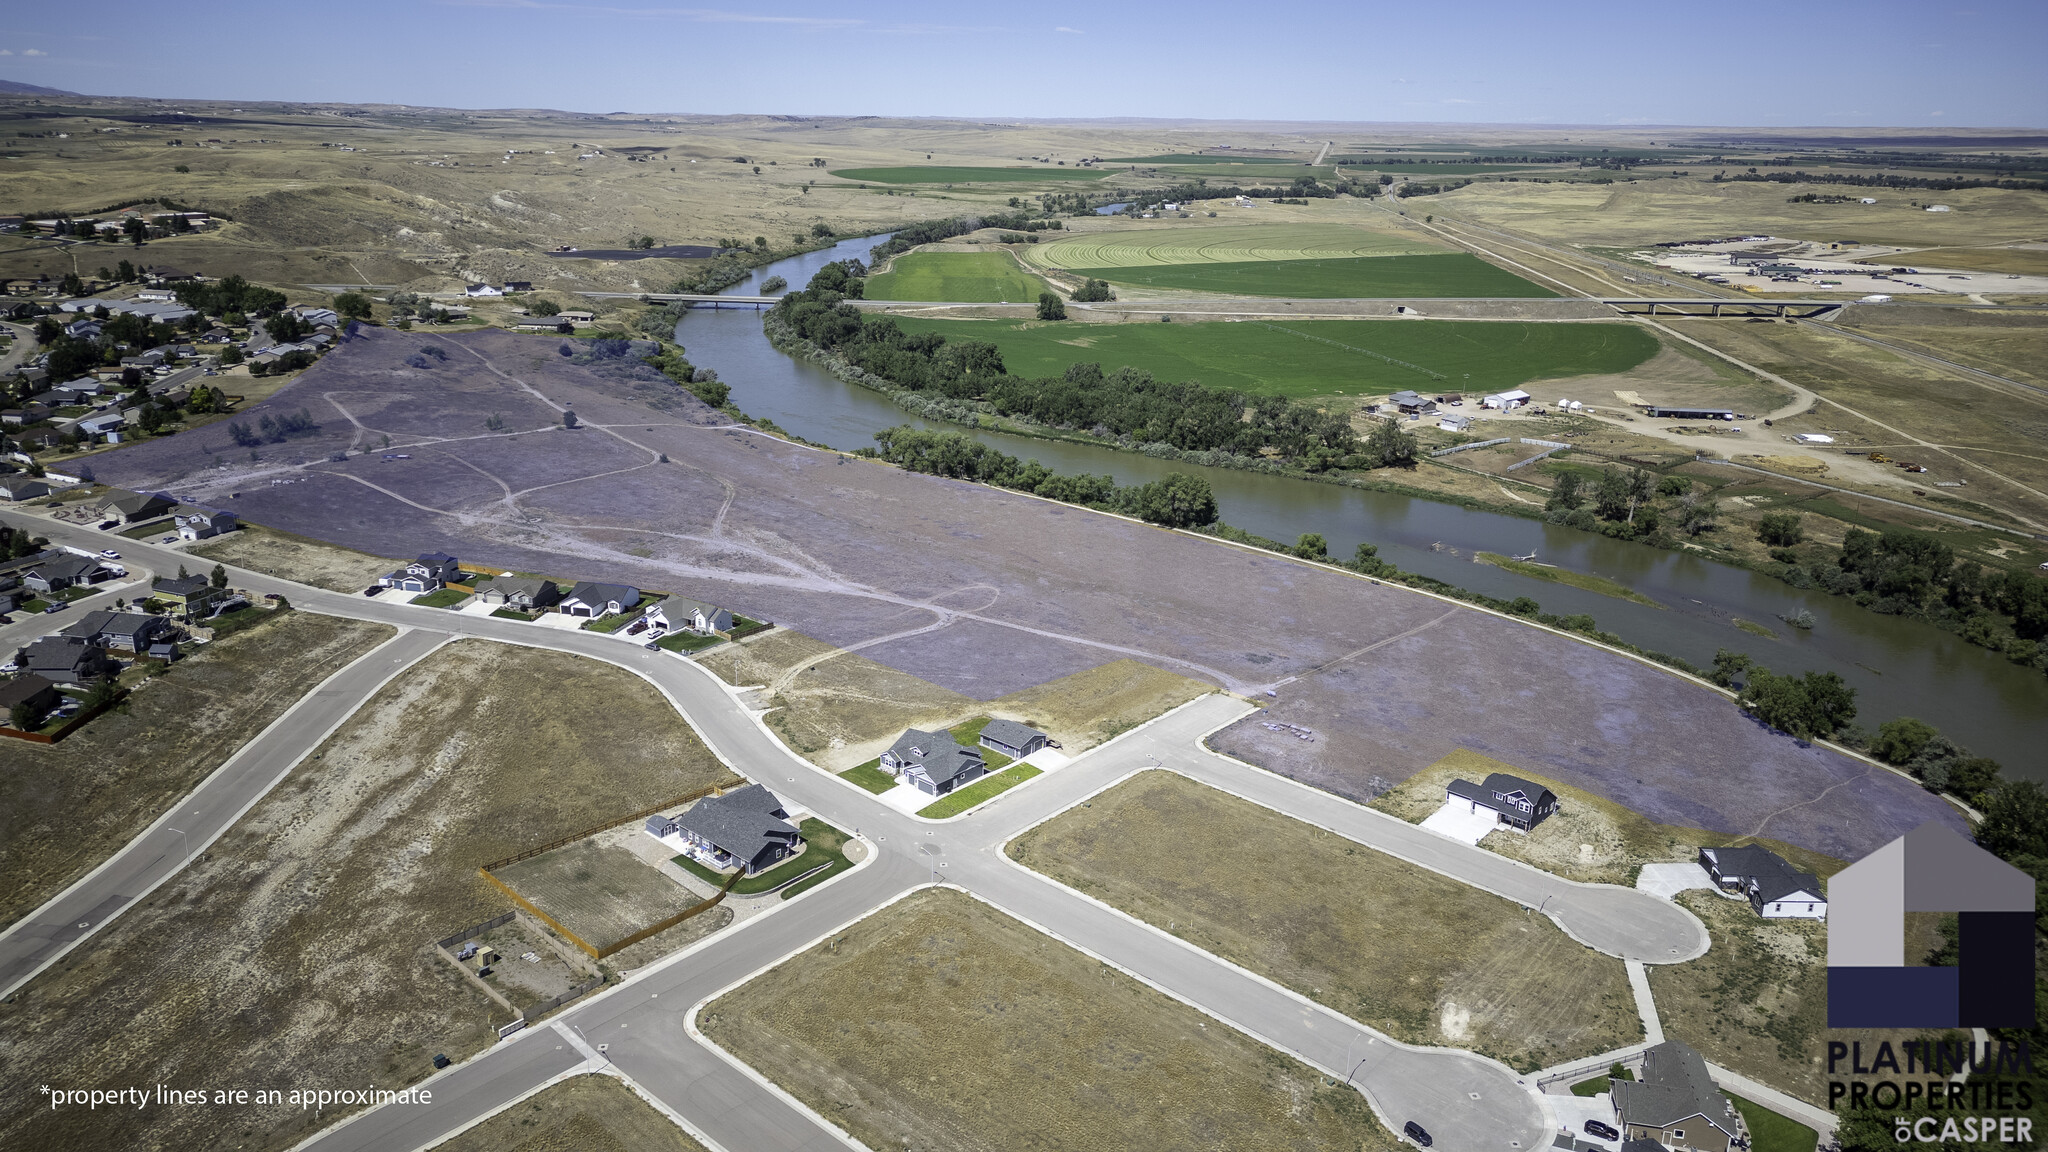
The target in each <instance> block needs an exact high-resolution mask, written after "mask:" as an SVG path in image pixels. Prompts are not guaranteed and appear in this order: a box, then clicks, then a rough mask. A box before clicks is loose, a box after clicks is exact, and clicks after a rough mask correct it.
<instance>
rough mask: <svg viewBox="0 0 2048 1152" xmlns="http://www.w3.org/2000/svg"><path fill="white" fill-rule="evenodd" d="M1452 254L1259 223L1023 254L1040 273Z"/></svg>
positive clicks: (1127, 235) (1403, 239) (1097, 238)
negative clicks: (1172, 265)
mask: <svg viewBox="0 0 2048 1152" xmlns="http://www.w3.org/2000/svg"><path fill="white" fill-rule="evenodd" d="M1447 251H1449V249H1446V248H1443V247H1441V246H1438V245H1435V244H1431V243H1429V242H1427V241H1424V240H1418V239H1416V238H1414V237H1410V236H1397V235H1391V234H1389V233H1385V232H1372V231H1368V230H1366V229H1363V228H1343V227H1332V226H1330V225H1327V224H1254V225H1251V226H1249V227H1242V228H1167V229H1159V230H1145V231H1132V232H1097V233H1092V234H1089V235H1085V236H1076V237H1074V238H1072V239H1069V240H1056V241H1054V242H1052V243H1050V244H1037V245H1033V246H1032V247H1030V248H1027V249H1025V250H1024V252H1023V255H1024V258H1025V259H1026V260H1028V261H1030V262H1031V263H1033V264H1036V265H1038V266H1039V267H1041V268H1138V267H1149V266H1157V265H1167V264H1244V263H1253V262H1260V261H1267V260H1326V259H1330V258H1332V257H1348V256H1434V255H1438V254H1441V253H1444V252H1447Z"/></svg>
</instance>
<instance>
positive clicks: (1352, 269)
mask: <svg viewBox="0 0 2048 1152" xmlns="http://www.w3.org/2000/svg"><path fill="white" fill-rule="evenodd" d="M1072 271H1073V272H1074V274H1075V275H1077V276H1089V277H1093V278H1095V279H1097V280H1107V281H1109V282H1110V283H1111V284H1128V285H1132V286H1135V287H1141V288H1179V289H1186V290H1189V291H1195V292H1214V293H1217V294H1219V295H1224V296H1292V297H1302V298H1314V299H1349V298H1365V299H1390V298H1392V299H1398V298H1408V299H1418V298H1428V297H1445V298H1455V297H1470V296H1555V295H1556V293H1555V292H1552V291H1550V290H1549V289H1548V288H1544V287H1541V286H1539V285H1537V284H1533V283H1531V282H1529V281H1527V280H1524V279H1522V278H1521V277H1520V276H1517V275H1515V274H1514V273H1512V272H1509V271H1507V270H1506V269H1503V268H1496V267H1494V266H1493V265H1491V264H1488V263H1487V262H1486V261H1484V260H1481V259H1480V258H1479V257H1477V256H1473V255H1470V254H1468V253H1464V252H1444V253H1438V254H1432V255H1429V256H1350V257H1340V258H1337V259H1329V260H1265V261H1260V262H1257V263H1253V262H1250V261H1239V262H1232V263H1209V264H1163V265H1141V266H1138V267H1134V268H1133V267H1126V268H1075V269H1073V270H1072Z"/></svg>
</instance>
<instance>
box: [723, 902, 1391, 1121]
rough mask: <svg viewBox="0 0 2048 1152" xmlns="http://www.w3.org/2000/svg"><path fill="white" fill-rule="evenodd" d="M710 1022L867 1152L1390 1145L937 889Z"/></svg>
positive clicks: (1233, 1036) (1092, 966) (1349, 1101)
mask: <svg viewBox="0 0 2048 1152" xmlns="http://www.w3.org/2000/svg"><path fill="white" fill-rule="evenodd" d="M699 1019H700V1023H701V1025H702V1026H703V1029H704V1031H705V1033H706V1034H707V1035H708V1036H710V1037H711V1038H712V1039H713V1040H715V1041H716V1042H718V1043H719V1044H721V1045H723V1046H724V1047H725V1048H727V1049H728V1050H730V1051H732V1052H733V1053H734V1054H735V1055H737V1056H739V1057H740V1058H741V1059H743V1060H745V1061H746V1062H747V1063H749V1064H751V1065H753V1066H754V1067H755V1068H757V1069H759V1070H760V1071H761V1072H763V1073H765V1074H766V1075H767V1076H768V1077H769V1078H770V1079H773V1080H774V1081H776V1082H777V1083H778V1084H780V1085H782V1086H783V1087H784V1088H787V1089H788V1090H789V1091H790V1092H791V1093H793V1094H795V1096H796V1097H797V1098H798V1099H800V1100H802V1101H803V1102H804V1103H806V1104H808V1105H810V1106H811V1107H812V1108H815V1109H817V1110H818V1112H820V1113H821V1114H823V1115H824V1116H826V1117H828V1118H829V1119H831V1120H832V1121H833V1122H834V1123H837V1124H840V1125H842V1126H844V1127H845V1128H846V1129H847V1130H848V1131H849V1132H851V1133H852V1134H853V1136H854V1138H855V1139H857V1140H859V1141H861V1142H862V1143H864V1144H866V1145H867V1146H868V1147H870V1148H902V1147H917V1148H948V1149H958V1150H960V1152H973V1150H979V1149H987V1150H990V1152H997V1150H1002V1152H1007V1150H1009V1149H1014V1148H1046V1149H1054V1148H1072V1149H1083V1148H1090V1149H1092V1148H1145V1149H1157V1150H1159V1152H1171V1150H1177V1149H1219V1148H1271V1149H1299V1150H1301V1152H1308V1150H1309V1149H1325V1148H1362V1149H1386V1148H1392V1147H1393V1146H1394V1140H1393V1135H1392V1133H1389V1132H1387V1131H1386V1130H1385V1129H1384V1128H1382V1127H1381V1126H1380V1124H1379V1122H1378V1121H1377V1120H1376V1119H1375V1118H1374V1116H1373V1114H1372V1110H1371V1108H1370V1107H1368V1106H1367V1105H1366V1103H1365V1098H1364V1097H1362V1096H1360V1095H1358V1094H1357V1093H1356V1092H1355V1091H1353V1090H1351V1089H1349V1088H1346V1087H1343V1086H1335V1087H1333V1086H1330V1085H1329V1084H1328V1083H1327V1082H1326V1081H1325V1080H1324V1078H1323V1077H1322V1076H1321V1075H1320V1074H1318V1073H1317V1072H1316V1071H1315V1070H1314V1069H1311V1068H1309V1067H1308V1066H1306V1065H1304V1064H1301V1063H1299V1062H1297V1061H1295V1060H1293V1059H1291V1058H1289V1057H1286V1056H1283V1055H1281V1054H1279V1053H1277V1052H1274V1051H1273V1050H1271V1049H1269V1048H1267V1047H1265V1046H1264V1045H1261V1044H1259V1043H1258V1042H1257V1041H1255V1040H1252V1039H1251V1038H1249V1037H1247V1036H1245V1035H1243V1034H1242V1033H1239V1032H1237V1031H1235V1030H1233V1029H1230V1028H1226V1027H1223V1026H1221V1025H1217V1024H1214V1023H1211V1022H1209V1021H1206V1020H1205V1019H1204V1018H1203V1017H1202V1016H1201V1014H1200V1013H1198V1012H1196V1011H1194V1010H1193V1009H1191V1008H1189V1007H1187V1006H1186V1005H1183V1004H1181V1003H1180V1002H1179V1001H1177V1000H1172V999H1169V998H1167V997H1166V996H1164V995H1162V994H1160V993H1158V992H1155V991H1153V990H1152V989H1150V988H1148V987H1146V986H1144V985H1142V984H1140V983H1138V982H1137V981H1135V980H1133V979H1131V978H1130V977H1128V976H1125V975H1123V974H1122V973H1119V972H1117V971H1115V970H1114V969H1111V968H1109V967H1107V966H1105V965H1103V964H1100V963H1098V962H1096V961H1094V960H1090V959H1088V958H1087V957H1086V956H1083V955H1082V954H1081V953H1079V952H1076V951H1074V950H1073V949H1071V948H1068V947H1067V946H1065V945H1063V944H1060V943H1059V942H1057V941H1055V940H1052V939H1050V938H1048V937H1046V936H1044V935H1041V934H1040V933H1038V932H1036V931H1034V930H1033V929H1031V928H1029V927H1027V926H1025V925H1023V924H1020V923H1018V922H1017V921H1015V920H1012V919H1010V918H1009V917H1007V916H1004V915H1003V914H1001V913H999V912H996V911H994V910H993V909H990V908H988V907H987V906H985V905H983V904H981V903H979V902H977V901H975V900H973V899H972V898H970V897H967V896H964V895H961V894H959V893H957V892H953V891H950V890H946V889H935V890H931V891H927V892H922V893H919V894H917V895H914V896H911V897H909V898H907V899H905V900H903V901H901V902H899V903H896V904H892V905H890V906H889V907H887V908H885V909H883V910H882V911H880V912H877V913H875V914H874V915H873V916H870V917H868V918H867V919H866V920H863V921H861V922H860V923H858V924H855V925H854V926H853V927H852V928H850V929H848V930H847V931H845V932H843V933H840V934H839V935H838V936H835V937H833V938H832V939H831V940H830V941H828V942H827V943H826V944H824V945H821V946H818V947H814V948H812V949H811V950H809V951H808V952H805V953H804V954H802V955H800V956H798V957H796V958H794V959H792V960H789V961H787V962H785V963H783V964H782V965H781V966H780V967H777V968H775V969H772V970H771V971H769V972H767V973H764V974H763V975H761V976H758V977H756V978H755V979H754V980H752V981H751V982H749V983H748V984H746V985H745V986H743V987H741V988H740V989H739V990H737V991H735V992H732V993H729V994H727V995H726V996H724V997H722V998H721V999H719V1000H716V1001H714V1002H712V1004H711V1005H710V1006H709V1007H707V1008H706V1009H705V1010H704V1012H703V1014H702V1016H701V1017H700V1018H699Z"/></svg>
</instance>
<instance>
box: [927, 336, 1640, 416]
mask: <svg viewBox="0 0 2048 1152" xmlns="http://www.w3.org/2000/svg"><path fill="white" fill-rule="evenodd" d="M896 323H897V324H898V325H900V326H901V327H902V328H903V330H904V331H906V332H937V333H940V334H941V335H944V336H945V337H946V338H947V339H949V340H990V341H993V342H994V343H995V344H996V346H997V347H998V348H1000V349H1001V350H1002V353H1003V362H1004V364H1005V366H1007V367H1008V369H1009V371H1010V373H1011V374H1012V375H1017V376H1033V377H1038V376H1057V375H1059V374H1061V373H1063V372H1065V371H1066V370H1067V366H1068V365H1070V364H1085V363H1097V364H1101V365H1102V367H1103V368H1104V370H1106V371H1115V370H1116V369H1118V368H1122V367H1125V366H1129V367H1133V368H1141V369H1144V370H1145V371H1148V372H1150V373H1152V374H1153V375H1154V376H1156V377H1159V378H1160V379H1162V380H1199V381H1201V382H1202V383H1203V384H1206V385H1208V386H1210V387H1212V388H1234V389H1239V390H1241V391H1245V392H1252V393H1270V394H1277V395H1282V396H1295V397H1302V396H1329V395H1332V394H1336V393H1340V392H1341V393H1344V394H1346V395H1352V396H1356V395H1360V394H1362V393H1364V394H1370V393H1376V392H1386V391H1390V390H1392V389H1397V388H1414V389H1416V390H1418V391H1428V390H1442V389H1451V388H1455V389H1457V390H1459V391H1464V392H1473V391H1480V392H1491V391H1498V390H1500V389H1504V388H1512V387H1516V386H1518V385H1525V384H1528V383H1530V382H1531V381H1535V380H1545V379H1554V378H1557V377H1563V376H1579V375H1585V374H1589V373H1613V372H1625V371H1627V370H1629V369H1631V368H1634V367H1635V366H1636V365H1638V364H1641V363H1643V362H1644V361H1646V360H1648V359H1649V358H1650V357H1652V356H1654V355H1656V354H1657V349H1658V345H1657V339H1656V337H1654V336H1652V335H1651V334H1650V333H1648V332H1645V331H1644V330H1643V329H1641V328H1639V327H1637V326H1635V325H1633V324H1533V323H1515V322H1508V321H1501V322H1487V323H1483V324H1482V323H1460V322H1456V321H1449V320H1315V321H1292V322H1288V323H1285V324H1265V323H1257V322H1249V323H1223V322H1215V323H1201V324H1075V323H1071V322H1068V323H1061V322H1058V321H1047V322H1040V321H1036V320H928V319H921V318H913V317H905V316H899V317H896ZM1382 357H1387V358H1389V359H1382ZM1390 360H1404V361H1407V362H1408V363H1410V364H1415V365H1419V366H1421V367H1423V368H1427V369H1430V370H1431V371H1433V372H1436V373H1439V374H1441V375H1442V376H1443V377H1444V379H1442V380H1438V379H1436V378H1434V377H1432V376H1428V375H1425V374H1424V373H1421V372H1418V371H1416V370H1415V369H1413V368H1408V367H1403V366H1402V365H1400V364H1395V363H1391V362H1390Z"/></svg>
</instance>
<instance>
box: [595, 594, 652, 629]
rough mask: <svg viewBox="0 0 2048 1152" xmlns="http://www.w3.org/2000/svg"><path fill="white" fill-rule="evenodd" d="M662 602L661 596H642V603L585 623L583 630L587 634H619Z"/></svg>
mask: <svg viewBox="0 0 2048 1152" xmlns="http://www.w3.org/2000/svg"><path fill="white" fill-rule="evenodd" d="M661 600H662V598H661V597H659V596H642V597H641V598H640V603H638V604H635V605H634V606H633V607H631V608H628V609H626V610H625V611H624V612H619V613H615V614H613V615H610V616H603V617H599V618H598V619H596V620H586V621H584V622H583V630H584V631H585V632H617V631H618V630H619V629H621V628H624V627H625V626H626V625H628V624H631V623H632V622H633V621H635V620H638V619H639V618H640V616H641V614H642V613H644V612H646V611H647V610H648V609H649V608H652V607H654V606H655V605H656V604H658V603H660V602H661Z"/></svg>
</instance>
